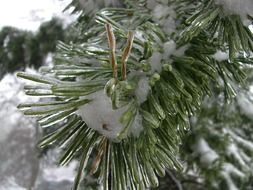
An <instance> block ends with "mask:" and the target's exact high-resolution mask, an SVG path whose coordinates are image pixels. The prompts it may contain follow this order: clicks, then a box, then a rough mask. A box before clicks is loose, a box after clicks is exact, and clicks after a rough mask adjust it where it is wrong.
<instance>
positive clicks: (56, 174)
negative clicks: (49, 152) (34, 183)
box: [43, 161, 77, 182]
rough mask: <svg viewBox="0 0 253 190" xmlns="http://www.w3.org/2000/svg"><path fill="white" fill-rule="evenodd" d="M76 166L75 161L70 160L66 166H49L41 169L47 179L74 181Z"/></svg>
mask: <svg viewBox="0 0 253 190" xmlns="http://www.w3.org/2000/svg"><path fill="white" fill-rule="evenodd" d="M76 166H77V162H76V161H72V162H70V164H69V165H67V166H61V167H59V166H56V165H53V166H50V167H47V168H44V170H43V178H44V179H47V180H48V181H54V182H61V181H65V180H66V181H74V179H75V173H76V171H75V169H76Z"/></svg>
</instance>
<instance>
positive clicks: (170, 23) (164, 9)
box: [148, 3, 176, 35]
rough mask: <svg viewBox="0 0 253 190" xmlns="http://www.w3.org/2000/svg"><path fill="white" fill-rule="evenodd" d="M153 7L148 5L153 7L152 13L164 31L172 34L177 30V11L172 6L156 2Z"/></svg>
mask: <svg viewBox="0 0 253 190" xmlns="http://www.w3.org/2000/svg"><path fill="white" fill-rule="evenodd" d="M152 4H153V5H152V7H151V6H150V5H149V4H148V7H150V9H152V10H153V11H152V14H153V15H154V19H155V21H156V22H157V23H159V24H160V25H161V26H162V28H163V29H164V31H165V32H166V33H167V34H168V35H170V34H171V33H173V32H174V31H175V30H176V13H175V10H174V9H173V7H172V6H167V5H166V4H154V3H152Z"/></svg>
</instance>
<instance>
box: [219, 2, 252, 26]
mask: <svg viewBox="0 0 253 190" xmlns="http://www.w3.org/2000/svg"><path fill="white" fill-rule="evenodd" d="M215 1H216V3H217V4H219V5H222V6H223V8H224V10H225V11H226V12H227V13H229V14H237V15H240V16H241V18H242V20H243V21H244V23H245V25H247V26H248V25H249V24H250V23H249V22H247V21H248V19H247V15H253V1H252V0H215Z"/></svg>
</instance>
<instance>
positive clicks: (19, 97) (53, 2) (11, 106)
mask: <svg viewBox="0 0 253 190" xmlns="http://www.w3.org/2000/svg"><path fill="white" fill-rule="evenodd" d="M70 1H71V0H7V1H2V2H1V6H0V29H1V28H2V27H4V26H14V27H17V28H21V29H24V30H31V31H36V30H37V29H38V27H39V26H40V24H41V23H42V22H44V21H48V20H50V19H51V18H52V17H54V16H57V17H60V18H62V19H63V20H64V21H65V22H64V23H65V24H66V25H67V24H69V23H70V22H72V21H73V20H74V16H70V15H69V14H68V13H62V10H63V9H64V8H65V6H66V5H67V4H68V3H69V2H70ZM29 72H35V71H32V70H30V71H29ZM23 85H24V84H23V82H22V81H21V80H18V79H17V78H16V76H15V75H10V74H8V75H6V76H5V77H4V78H3V79H2V80H1V81H0V106H1V109H0V123H1V125H0V130H1V133H0V150H1V151H0V190H28V189H31V188H32V189H34V190H45V189H46V190H58V189H61V190H69V189H70V188H71V184H72V182H73V180H74V174H75V167H76V162H73V163H71V164H70V165H69V166H66V167H61V168H59V167H57V165H56V159H55V152H54V151H52V152H51V153H50V156H48V157H46V158H40V159H39V158H38V155H39V154H38V150H37V149H36V142H37V140H38V130H37V129H36V121H34V120H33V119H31V118H30V119H29V118H27V117H24V116H23V114H22V113H21V112H20V111H19V110H18V109H17V108H16V107H17V105H18V104H19V103H21V102H25V101H28V100H30V99H29V97H27V96H25V94H24V93H23V91H22V88H23Z"/></svg>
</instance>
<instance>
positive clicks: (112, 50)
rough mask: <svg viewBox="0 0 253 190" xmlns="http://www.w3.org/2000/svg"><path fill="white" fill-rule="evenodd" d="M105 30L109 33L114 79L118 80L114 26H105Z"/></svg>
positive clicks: (107, 24)
mask: <svg viewBox="0 0 253 190" xmlns="http://www.w3.org/2000/svg"><path fill="white" fill-rule="evenodd" d="M105 29H106V33H107V39H108V45H109V50H110V60H111V64H112V73H113V78H115V79H117V77H118V76H117V59H116V54H115V49H116V40H115V36H114V33H113V29H112V26H111V25H110V24H109V23H106V24H105Z"/></svg>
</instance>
